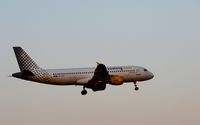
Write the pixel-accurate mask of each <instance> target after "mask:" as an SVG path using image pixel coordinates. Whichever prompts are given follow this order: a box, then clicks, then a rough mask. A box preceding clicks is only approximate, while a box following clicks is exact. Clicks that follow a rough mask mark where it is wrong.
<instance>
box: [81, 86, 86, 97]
mask: <svg viewBox="0 0 200 125" xmlns="http://www.w3.org/2000/svg"><path fill="white" fill-rule="evenodd" d="M81 94H82V95H86V94H87V90H85V86H84V87H83V90H82V91H81Z"/></svg>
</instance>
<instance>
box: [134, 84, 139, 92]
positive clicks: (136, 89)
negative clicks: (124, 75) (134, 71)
mask: <svg viewBox="0 0 200 125" xmlns="http://www.w3.org/2000/svg"><path fill="white" fill-rule="evenodd" d="M134 85H135V91H138V90H139V87H138V86H137V83H136V82H134Z"/></svg>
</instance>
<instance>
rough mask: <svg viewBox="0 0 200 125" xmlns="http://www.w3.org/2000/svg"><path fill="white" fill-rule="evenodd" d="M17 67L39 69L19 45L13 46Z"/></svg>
mask: <svg viewBox="0 0 200 125" xmlns="http://www.w3.org/2000/svg"><path fill="white" fill-rule="evenodd" d="M13 49H14V52H15V55H16V58H17V62H18V64H19V68H20V70H21V71H23V70H34V69H40V67H39V66H38V65H37V64H36V63H35V62H34V61H33V60H32V59H31V58H30V57H29V55H28V54H27V53H26V52H25V51H24V50H23V49H22V48H21V47H13Z"/></svg>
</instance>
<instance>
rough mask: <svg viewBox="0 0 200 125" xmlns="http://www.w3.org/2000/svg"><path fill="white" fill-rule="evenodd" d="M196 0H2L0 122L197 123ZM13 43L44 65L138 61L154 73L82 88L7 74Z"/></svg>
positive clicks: (13, 66) (199, 29)
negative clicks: (101, 86) (99, 89)
mask: <svg viewBox="0 0 200 125" xmlns="http://www.w3.org/2000/svg"><path fill="white" fill-rule="evenodd" d="M199 13H200V2H199V1H197V0H168V1H161V0H151V1H148V0H140V1H139V0H123V1H120V0H101V1H94V0H93V1H92V0H85V1H83V0H74V1H67V0H65V1H64V0H63V1H62V0H58V1H47V0H42V1H39V0H34V1H30V0H29V1H27V0H12V1H11V0H7V1H1V2H0V17H1V19H0V45H1V49H0V56H1V58H2V60H1V65H0V68H1V73H0V77H1V84H0V110H1V113H0V124H10V125H11V124H13V125H14V124H15V125H16V124H30V125H34V124H49V125H51V124H52V125H53V124H61V125H64V124H65V125H66V124H83V123H84V124H89V125H92V124H97V125H101V124H106V125H110V124H116V125H118V124H127V125H132V124H137V125H146V124H154V125H160V124H163V125H168V124H177V125H180V124H181V125H188V124H192V125H199V123H200V120H199V116H200V98H199V95H200V92H199V89H200V85H199V71H200V67H199V64H200V58H199V53H200V42H199V41H200V37H199V33H200V24H199V22H200V16H199ZM12 46H21V47H23V48H24V49H25V50H26V51H27V53H29V55H30V56H31V57H32V58H33V59H34V60H35V61H36V62H37V63H38V64H39V65H40V66H41V67H44V68H68V67H88V66H95V65H96V64H95V62H96V60H100V61H101V62H103V63H104V64H106V65H138V66H144V67H146V68H148V69H149V70H150V71H152V72H153V73H154V74H155V78H154V79H153V80H151V81H146V82H142V83H141V84H139V87H140V91H139V92H135V91H134V86H133V85H132V84H131V83H130V84H124V85H123V86H120V87H113V86H108V87H107V89H106V90H105V91H102V92H97V93H93V92H92V91H89V92H88V95H87V96H85V97H83V96H81V94H80V91H81V89H82V88H81V87H74V86H67V87H57V86H48V85H42V84H36V83H32V82H28V81H22V80H18V79H14V78H9V77H7V76H9V75H10V74H12V73H13V72H17V71H19V68H18V66H17V63H16V59H15V56H14V53H13V50H12Z"/></svg>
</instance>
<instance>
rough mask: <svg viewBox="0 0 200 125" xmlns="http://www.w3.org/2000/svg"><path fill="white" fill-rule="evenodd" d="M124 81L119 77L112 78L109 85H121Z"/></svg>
mask: <svg viewBox="0 0 200 125" xmlns="http://www.w3.org/2000/svg"><path fill="white" fill-rule="evenodd" d="M123 81H124V78H123V77H121V76H112V77H111V81H110V84H111V85H122V84H123Z"/></svg>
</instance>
